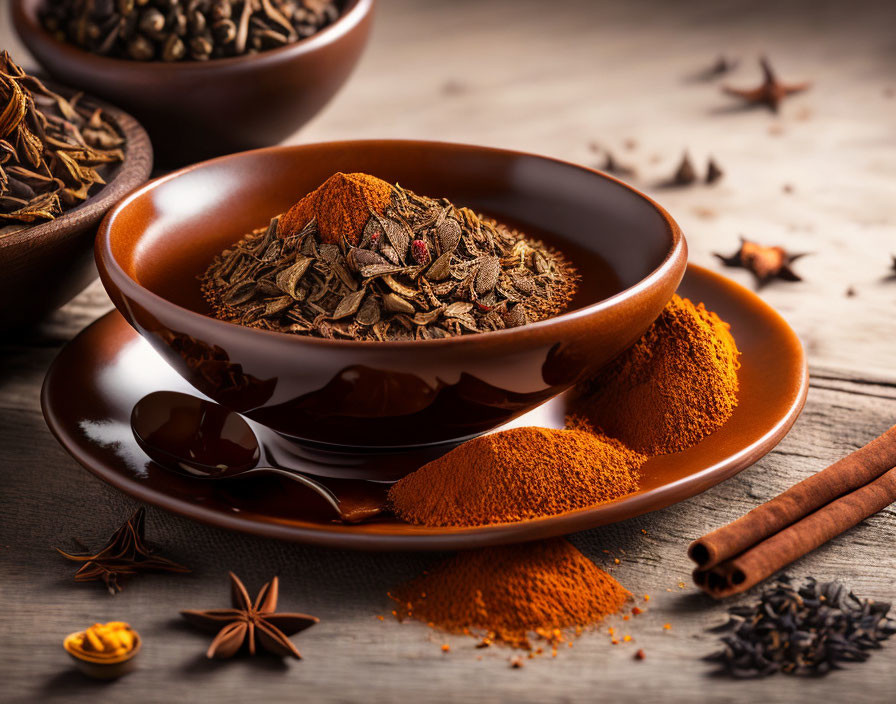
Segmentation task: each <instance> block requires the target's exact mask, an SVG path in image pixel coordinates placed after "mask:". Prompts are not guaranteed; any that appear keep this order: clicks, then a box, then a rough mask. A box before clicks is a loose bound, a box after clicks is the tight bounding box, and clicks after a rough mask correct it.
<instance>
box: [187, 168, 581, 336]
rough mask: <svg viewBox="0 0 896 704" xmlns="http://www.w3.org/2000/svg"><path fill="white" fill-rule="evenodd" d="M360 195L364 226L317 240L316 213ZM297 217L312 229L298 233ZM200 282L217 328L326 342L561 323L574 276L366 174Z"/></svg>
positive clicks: (500, 234)
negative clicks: (361, 188) (346, 195)
mask: <svg viewBox="0 0 896 704" xmlns="http://www.w3.org/2000/svg"><path fill="white" fill-rule="evenodd" d="M362 177H363V178H362ZM359 183H366V184H368V186H367V187H368V188H370V190H371V193H372V194H373V195H375V196H376V197H374V198H371V199H370V200H369V203H368V205H367V206H366V209H365V217H363V218H361V219H357V218H342V219H343V220H344V222H345V223H346V224H345V227H346V228H348V229H343V230H342V231H341V234H340V235H339V237H338V238H337V237H334V236H333V232H332V230H330V229H329V228H328V229H324V230H322V229H321V227H320V225H319V223H321V222H326V221H328V218H327V216H328V215H329V214H330V213H329V212H328V211H326V210H321V209H320V208H321V207H324V206H325V207H332V204H333V203H337V204H338V203H340V201H339V199H338V198H333V197H332V194H328V193H327V189H338V188H341V187H345V188H350V189H351V195H352V202H354V203H356V204H358V203H360V204H361V205H362V206H363V204H364V202H365V201H364V200H363V199H362V198H359V195H358V193H357V192H356V191H357V189H358V184H359ZM383 187H388V189H389V191H388V192H389V193H390V196H391V197H390V198H389V199H388V200H386V201H384V200H383V199H382V198H381V197H380V196H379V194H381V193H382V188H383ZM325 196H326V197H325ZM308 199H310V200H308ZM321 204H324V206H321ZM315 205H316V206H317V210H315ZM343 205H344V203H343ZM295 213H301V214H302V215H303V218H302V219H304V217H309V216H310V217H311V219H310V220H309V221H307V222H304V223H303V224H302V225H297V223H298V222H301V220H297V219H296V217H295ZM356 222H357V223H360V224H358V225H357V226H355V224H354V223H356ZM201 278H202V288H203V293H204V295H205V298H206V300H207V301H208V302H209V304H210V306H211V308H212V310H213V312H214V314H215V315H216V316H217V317H218V318H221V319H222V320H227V321H230V322H234V323H238V324H241V325H248V326H251V327H257V328H262V329H267V330H276V331H280V332H288V333H297V334H304V335H313V336H315V337H323V338H331V339H352V340H429V339H437V338H445V337H453V336H457V335H466V334H471V333H479V332H488V331H493V330H502V329H505V328H510V327H518V326H520V325H525V324H526V323H529V322H534V321H538V320H543V319H545V318H548V317H550V316H553V315H557V314H558V313H560V312H562V311H563V310H565V308H566V307H567V305H568V304H569V301H570V300H571V299H572V296H573V294H574V292H575V289H576V282H577V279H578V276H577V274H576V273H575V271H574V269H573V268H572V266H571V265H570V264H569V263H568V262H567V261H566V260H565V259H564V258H563V256H562V255H561V254H560V253H559V252H556V251H554V250H552V249H550V248H548V247H545V246H544V245H542V244H541V243H540V242H536V241H533V240H530V239H528V238H526V237H525V236H524V235H523V234H521V233H519V232H517V231H515V230H511V229H510V228H508V227H506V226H504V225H502V224H499V223H497V222H495V221H493V220H491V219H489V218H486V217H483V216H480V215H477V214H476V213H474V212H473V211H471V210H469V209H468V208H462V207H457V206H455V205H454V204H452V203H450V202H449V201H447V200H445V199H434V198H427V197H425V196H419V195H417V194H415V193H413V192H411V191H408V190H406V189H404V188H401V187H400V186H389V185H388V184H386V183H385V182H384V181H381V180H379V179H375V178H373V177H370V176H368V175H366V174H349V175H346V174H335V175H334V176H333V177H331V178H330V179H329V180H328V181H327V182H326V183H325V184H324V185H323V186H321V188H319V189H317V190H316V191H314V192H313V193H312V194H310V195H309V196H308V197H306V199H303V201H301V202H300V203H299V204H297V205H296V206H294V208H293V209H291V210H290V211H289V212H288V213H287V214H286V215H284V216H281V218H280V219H279V220H278V219H276V218H275V219H274V220H273V221H272V222H271V224H270V226H269V227H268V228H267V229H266V230H257V231H255V232H253V233H251V234H249V235H247V236H246V237H244V238H243V239H242V240H240V241H239V242H238V243H237V244H236V245H234V246H233V247H232V248H230V249H228V250H225V251H224V252H222V253H221V255H219V256H218V257H217V258H216V259H215V260H214V261H213V262H212V264H211V266H210V267H209V268H208V270H207V271H206V272H205V274H204V275H203V277H201Z"/></svg>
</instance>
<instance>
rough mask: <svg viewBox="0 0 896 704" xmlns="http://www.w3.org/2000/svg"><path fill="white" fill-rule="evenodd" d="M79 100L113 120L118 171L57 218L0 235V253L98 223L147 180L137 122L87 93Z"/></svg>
mask: <svg viewBox="0 0 896 704" xmlns="http://www.w3.org/2000/svg"><path fill="white" fill-rule="evenodd" d="M39 80H40V81H41V82H42V83H44V84H46V86H47V87H48V88H49V89H50V90H52V91H54V92H57V93H60V94H62V95H64V96H66V97H68V96H71V95H74V94H76V93H79V92H83V91H79V90H77V89H75V88H72V87H70V86H67V85H65V84H62V83H57V82H55V81H50V80H46V79H44V78H40V79H39ZM82 100H86V101H87V102H88V103H89V104H90V105H91V106H96V107H98V108H100V109H102V110H103V112H104V113H106V115H107V116H109V117H111V118H112V119H113V120H114V122H115V124H116V126H117V127H118V129H119V130H121V133H122V135H124V140H125V142H124V159H123V160H122V162H121V165H120V166H119V167H118V171H117V172H116V173H115V176H113V178H112V180H111V181H109V182H107V183H106V184H105V185H103V187H102V188H100V189H99V190H98V191H96V193H94V194H93V195H91V196H88V197H87V199H86V200H85V201H84V202H83V203H81V204H79V205H77V206H75V207H74V208H70V209H69V210H65V211H63V212H62V214H61V215H60V216H59V217H57V218H54V219H53V220H47V221H45V222H41V223H40V224H39V225H32V226H31V227H26V228H25V229H24V230H17V231H16V232H11V233H10V234H8V235H2V236H0V250H2V249H3V248H4V247H15V246H16V245H20V244H23V243H25V242H31V241H34V240H38V239H40V238H42V237H45V236H48V235H59V234H60V233H67V232H68V231H70V230H74V229H76V228H78V227H80V226H83V225H84V224H85V223H89V222H90V221H91V219H93V220H94V222H96V223H99V221H100V219H101V218H102V217H103V215H105V214H106V212H108V211H109V210H110V209H111V208H112V207H113V206H114V205H115V204H116V203H118V202H119V201H121V200H122V198H124V196H126V195H127V194H128V193H130V192H131V191H132V190H134V189H135V188H137V187H138V186H141V185H142V184H144V183H146V180H147V178H149V175H150V173H151V172H152V157H153V153H152V143H151V142H150V141H149V135H148V134H147V133H146V130H144V129H143V126H142V125H141V124H140V123H139V122H137V119H136V118H135V117H133V116H132V115H131V114H130V113H127V112H125V111H124V110H122V109H121V108H117V107H115V106H114V105H112V104H110V103H107V102H106V101H104V100H100V99H99V98H95V97H94V96H92V95H90V94H88V93H84V95H83V98H82ZM141 156H145V157H146V160H147V164H148V166H149V168H147V169H146V170H145V171H146V173H143V174H140V171H138V167H139V165H140V164H139V160H140V157H141Z"/></svg>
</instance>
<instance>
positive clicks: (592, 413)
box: [568, 295, 740, 455]
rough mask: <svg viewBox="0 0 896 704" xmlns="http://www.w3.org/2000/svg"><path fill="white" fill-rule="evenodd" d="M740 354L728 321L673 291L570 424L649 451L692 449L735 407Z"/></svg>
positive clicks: (589, 391) (591, 388) (594, 382)
mask: <svg viewBox="0 0 896 704" xmlns="http://www.w3.org/2000/svg"><path fill="white" fill-rule="evenodd" d="M739 355H740V353H739V352H738V350H737V345H736V344H735V342H734V338H733V337H732V336H731V332H730V326H729V325H728V324H727V323H726V322H724V321H723V320H721V319H720V318H719V316H717V315H716V314H715V313H713V312H711V311H708V310H706V308H705V307H704V305H703V304H702V303H701V304H699V305H696V306H695V305H694V304H693V303H691V301H689V300H688V299H686V298H681V297H680V296H677V295H676V296H673V297H672V300H671V301H670V302H669V303H668V305H666V307H665V309H664V310H663V312H662V314H661V315H660V317H659V318H658V319H657V320H656V322H654V324H653V325H652V326H651V327H650V329H649V330H648V331H647V332H646V333H645V334H644V336H643V337H642V338H641V339H640V340H639V341H638V342H636V343H635V345H634V346H633V347H632V348H631V349H629V350H627V351H626V352H624V353H623V354H622V355H621V356H620V357H618V358H617V359H616V360H615V361H613V362H612V363H610V365H609V366H607V367H606V368H605V369H603V370H602V371H600V372H599V373H598V374H597V376H595V377H594V378H592V379H590V380H588V381H587V382H585V383H584V384H583V385H582V387H581V389H580V390H581V391H582V396H581V397H580V398H579V400H578V401H577V402H576V403H575V404H574V406H573V409H572V411H573V412H572V414H571V416H570V418H569V423H568V425H569V427H574V428H576V427H579V428H581V427H583V426H584V427H586V428H587V427H588V426H591V427H593V428H595V429H596V430H598V431H601V432H603V433H606V434H607V435H608V436H610V437H613V438H617V439H618V440H620V441H622V442H623V443H624V444H625V445H626V446H627V447H630V448H632V449H633V450H635V451H637V452H642V453H644V454H647V455H661V454H668V453H670V452H679V451H681V450H684V449H687V448H688V447H691V446H693V445H696V444H697V443H698V442H700V440H702V439H703V438H705V437H706V436H707V435H709V434H710V433H712V432H714V431H715V430H717V429H718V428H720V427H721V426H722V425H723V424H724V423H725V422H726V421H727V420H728V419H729V418H730V417H731V414H732V413H733V412H734V408H735V406H736V405H737V390H738V381H737V370H738V368H739V366H740V363H739V361H738V356H739Z"/></svg>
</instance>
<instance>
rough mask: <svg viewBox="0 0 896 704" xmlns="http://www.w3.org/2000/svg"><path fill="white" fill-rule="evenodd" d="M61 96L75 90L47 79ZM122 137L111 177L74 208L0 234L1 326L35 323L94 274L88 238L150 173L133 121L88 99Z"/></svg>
mask: <svg viewBox="0 0 896 704" xmlns="http://www.w3.org/2000/svg"><path fill="white" fill-rule="evenodd" d="M48 87H49V88H51V89H52V90H55V91H57V92H58V93H61V94H64V95H72V94H73V93H74V92H75V91H73V90H71V89H66V88H63V87H60V86H57V85H54V84H52V83H49V84H48ZM89 100H90V103H91V104H93V105H96V106H98V107H101V108H102V109H103V111H104V113H105V114H106V116H107V117H108V118H109V119H110V120H111V121H112V122H114V123H115V125H116V126H117V127H118V129H119V130H120V132H121V133H122V134H123V135H124V137H125V146H124V161H123V162H122V164H121V165H120V166H119V168H118V170H117V171H116V172H115V174H114V176H113V177H112V178H111V179H108V182H107V183H106V185H105V186H103V187H102V188H101V189H100V190H97V191H95V192H94V193H93V195H91V196H90V197H89V198H88V199H87V200H86V201H84V202H83V203H81V204H80V205H79V206H77V207H76V208H72V209H71V210H67V211H65V212H64V213H63V214H62V215H60V216H59V217H58V218H56V219H55V220H49V221H47V222H43V223H40V224H38V225H34V226H33V227H29V228H27V229H24V230H19V231H18V232H13V233H12V234H8V235H2V236H0V300H2V301H3V304H2V305H0V330H9V329H12V328H18V327H23V326H26V325H30V324H33V323H37V322H39V321H40V320H41V319H42V318H43V317H44V316H46V315H47V314H48V313H51V312H52V311H54V310H56V308H58V307H59V306H61V305H63V304H65V303H67V302H68V301H69V300H71V299H72V298H74V297H75V296H76V295H77V294H78V293H80V292H81V291H83V290H84V288H85V287H86V286H87V285H88V284H89V283H90V282H91V281H93V280H94V279H95V278H96V267H95V266H94V263H93V241H94V238H95V237H96V228H97V226H98V225H99V223H100V220H102V219H103V216H104V215H105V214H106V212H108V210H109V209H110V208H111V207H112V206H113V205H115V204H116V203H117V202H118V201H119V200H121V198H122V197H123V196H124V195H125V194H127V193H128V192H129V191H131V190H133V189H134V188H136V187H137V186H139V185H140V184H142V183H145V182H146V179H148V178H149V174H150V172H151V171H152V147H151V146H150V143H149V137H147V135H146V132H145V131H144V130H143V128H142V127H141V126H140V125H139V124H138V123H137V121H136V120H135V119H134V118H133V117H131V116H130V115H128V114H127V113H125V112H122V111H121V110H119V109H118V108H115V107H112V106H111V105H107V104H106V103H103V102H101V101H98V100H94V99H93V98H90V99H89Z"/></svg>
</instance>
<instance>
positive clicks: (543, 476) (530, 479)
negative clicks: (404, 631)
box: [389, 427, 647, 526]
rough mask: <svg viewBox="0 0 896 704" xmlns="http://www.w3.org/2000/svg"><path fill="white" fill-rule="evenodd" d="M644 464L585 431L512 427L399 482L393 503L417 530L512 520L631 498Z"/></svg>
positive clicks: (642, 458) (471, 443) (633, 454)
mask: <svg viewBox="0 0 896 704" xmlns="http://www.w3.org/2000/svg"><path fill="white" fill-rule="evenodd" d="M646 460H647V458H646V457H645V456H644V455H641V454H639V453H637V452H633V451H631V450H629V449H628V448H627V447H625V446H624V445H622V443H620V442H618V441H617V440H612V439H610V438H607V437H603V436H601V435H599V434H594V433H589V432H585V431H583V430H553V429H550V428H534V427H530V428H513V429H511V430H505V431H501V432H498V433H493V434H491V435H484V436H482V437H478V438H475V439H473V440H470V441H468V442H465V443H463V444H462V445H459V446H458V447H456V448H454V449H453V450H451V451H450V452H448V453H447V454H445V455H443V456H442V457H440V458H438V459H436V460H433V461H432V462H429V463H428V464H425V465H424V466H423V467H421V468H420V469H418V470H417V471H416V472H413V473H412V474H409V475H408V476H406V477H404V478H403V479H401V480H400V481H399V482H397V483H396V484H394V485H393V486H392V488H391V489H390V491H389V500H390V502H391V504H392V508H393V510H394V511H395V513H396V514H397V515H398V516H399V517H400V518H402V519H403V520H405V521H408V522H410V523H416V524H420V525H427V526H481V525H489V524H492V523H509V522H512V521H521V520H525V519H529V518H538V517H541V516H551V515H555V514H558V513H564V512H565V511H571V510H574V509H577V508H584V507H586V506H592V505H594V504H598V503H603V502H606V501H612V500H613V499H617V498H619V497H621V496H625V495H627V494H631V493H633V492H635V491H637V489H638V468H639V467H640V466H641V465H642V464H643V463H644V462H645V461H646Z"/></svg>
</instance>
